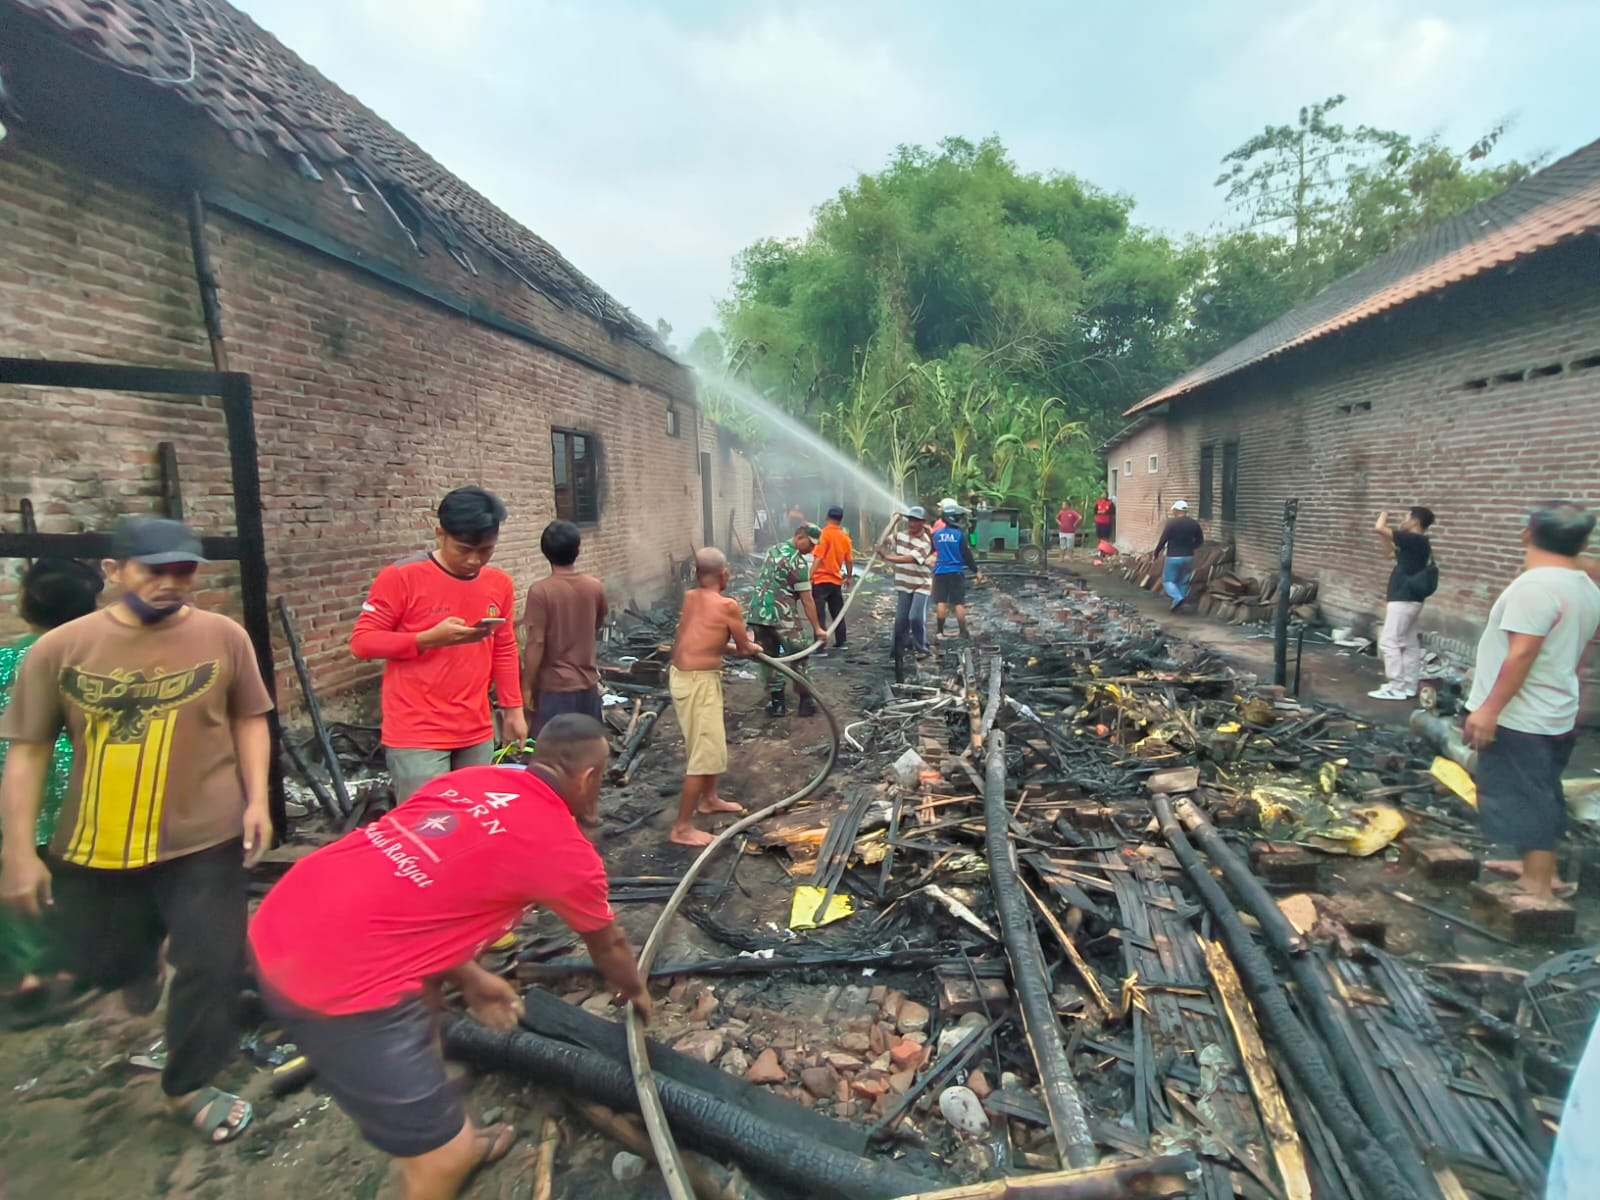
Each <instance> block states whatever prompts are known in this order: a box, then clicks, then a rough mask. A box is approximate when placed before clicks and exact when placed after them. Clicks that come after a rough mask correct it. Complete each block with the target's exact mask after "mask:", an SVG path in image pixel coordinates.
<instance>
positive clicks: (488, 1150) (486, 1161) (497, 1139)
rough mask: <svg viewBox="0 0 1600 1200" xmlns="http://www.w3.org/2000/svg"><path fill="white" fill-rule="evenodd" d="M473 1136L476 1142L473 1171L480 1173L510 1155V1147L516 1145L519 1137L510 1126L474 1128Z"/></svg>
mask: <svg viewBox="0 0 1600 1200" xmlns="http://www.w3.org/2000/svg"><path fill="white" fill-rule="evenodd" d="M473 1136H474V1137H475V1138H476V1139H477V1142H478V1165H477V1166H475V1167H474V1168H473V1170H474V1171H481V1170H483V1168H485V1167H492V1166H494V1164H495V1163H497V1162H499V1161H500V1160H501V1159H502V1158H504V1157H505V1156H506V1155H508V1154H510V1153H511V1147H513V1146H515V1145H516V1144H517V1138H518V1137H519V1136H520V1135H519V1134H518V1133H517V1131H516V1130H515V1129H514V1128H512V1127H511V1126H510V1125H506V1124H503V1123H502V1124H499V1125H485V1126H483V1127H482V1128H481V1129H479V1128H474V1130H473Z"/></svg>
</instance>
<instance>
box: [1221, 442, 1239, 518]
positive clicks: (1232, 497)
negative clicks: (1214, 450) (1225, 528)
mask: <svg viewBox="0 0 1600 1200" xmlns="http://www.w3.org/2000/svg"><path fill="white" fill-rule="evenodd" d="M1222 519H1223V520H1224V521H1237V520H1238V519H1239V443H1238V442H1237V441H1232V442H1223V443H1222Z"/></svg>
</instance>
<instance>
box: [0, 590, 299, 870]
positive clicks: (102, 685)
mask: <svg viewBox="0 0 1600 1200" xmlns="http://www.w3.org/2000/svg"><path fill="white" fill-rule="evenodd" d="M271 709H272V699H271V697H270V696H269V695H268V694H267V689H266V686H265V685H264V684H263V683H262V682H261V672H260V670H259V669H258V668H257V666H256V658H255V650H254V648H253V647H252V646H251V644H250V639H249V637H247V636H246V635H245V632H244V630H243V629H241V628H240V627H239V626H238V625H236V624H234V622H232V621H230V620H229V619H228V618H227V617H224V616H220V615H219V614H217V613H209V612H202V611H200V610H199V609H194V608H190V609H186V610H184V612H183V613H182V614H181V615H179V616H175V617H171V618H168V619H167V620H166V621H163V622H161V623H160V624H158V625H154V626H144V625H138V626H135V625H127V624H124V623H123V622H122V621H119V620H118V619H117V618H116V617H114V616H112V615H111V614H110V613H109V612H107V611H106V610H103V609H102V610H101V611H100V612H97V613H91V614H90V615H89V616H87V617H81V618H79V619H78V620H76V621H70V622H68V623H67V624H65V625H63V626H61V627H60V628H59V629H53V630H51V631H50V632H49V633H47V634H45V635H44V636H43V637H41V638H40V639H39V640H38V641H37V642H36V643H34V647H33V649H32V651H30V652H29V654H28V657H27V658H26V659H24V660H23V664H22V671H21V673H20V674H19V675H18V677H17V685H16V690H15V692H14V694H13V697H12V701H11V705H10V707H9V708H7V709H6V711H5V715H4V717H0V737H5V738H8V739H10V740H12V741H21V742H50V741H54V740H55V736H56V732H57V730H59V729H60V728H62V727H63V726H64V727H65V728H66V730H67V734H68V736H69V737H71V739H72V749H73V756H72V778H71V780H70V781H69V783H68V785H67V798H66V802H65V804H64V805H63V806H62V810H61V821H60V823H59V824H58V825H57V826H56V834H55V837H54V838H53V839H52V840H51V843H50V848H51V850H52V851H54V852H55V853H56V854H57V855H59V856H60V857H61V858H63V859H65V860H66V861H67V862H70V863H77V864H78V865H80V866H85V867H94V868H97V869H101V870H110V871H126V870H132V869H134V868H136V867H147V866H150V865H151V864H152V863H157V862H165V861H167V860H168V859H173V858H180V857H182V856H183V855H185V854H193V853H195V852H196V851H199V850H206V849H209V848H210V847H212V846H218V845H221V844H222V843H223V842H226V841H230V840H231V839H233V838H236V837H239V836H241V835H242V833H243V828H244V785H243V782H242V781H241V780H240V778H239V762H238V758H237V757H236V755H235V752H234V744H233V731H232V728H231V727H230V722H231V721H232V720H234V719H235V718H243V717H258V716H261V715H263V714H264V713H267V712H270V711H271Z"/></svg>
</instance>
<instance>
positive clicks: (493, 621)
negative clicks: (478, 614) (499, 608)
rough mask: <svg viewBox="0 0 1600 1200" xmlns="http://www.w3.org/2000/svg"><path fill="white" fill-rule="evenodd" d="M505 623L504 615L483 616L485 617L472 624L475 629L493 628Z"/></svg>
mask: <svg viewBox="0 0 1600 1200" xmlns="http://www.w3.org/2000/svg"><path fill="white" fill-rule="evenodd" d="M505 623H506V619H505V618H504V617H485V618H483V620H481V621H479V622H478V623H477V625H475V626H473V628H475V629H494V628H497V627H498V626H501V625H504V624H505Z"/></svg>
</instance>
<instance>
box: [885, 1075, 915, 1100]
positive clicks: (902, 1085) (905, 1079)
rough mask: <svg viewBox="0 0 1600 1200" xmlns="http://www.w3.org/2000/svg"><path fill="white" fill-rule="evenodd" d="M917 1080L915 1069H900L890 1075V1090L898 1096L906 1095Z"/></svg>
mask: <svg viewBox="0 0 1600 1200" xmlns="http://www.w3.org/2000/svg"><path fill="white" fill-rule="evenodd" d="M916 1081H917V1073H916V1072H915V1071H898V1072H896V1073H895V1074H893V1075H891V1076H889V1090H890V1091H892V1092H894V1093H895V1094H896V1095H897V1096H904V1095H905V1094H906V1093H907V1092H909V1091H910V1090H911V1085H912V1084H913V1083H915V1082H916Z"/></svg>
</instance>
